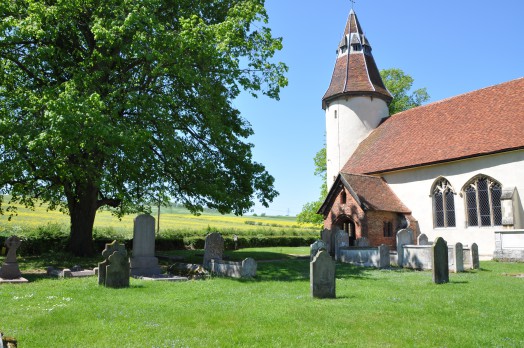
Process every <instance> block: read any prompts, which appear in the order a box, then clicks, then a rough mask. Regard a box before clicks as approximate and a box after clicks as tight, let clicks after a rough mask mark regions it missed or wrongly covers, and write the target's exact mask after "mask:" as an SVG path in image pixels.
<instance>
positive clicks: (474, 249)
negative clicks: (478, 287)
mask: <svg viewBox="0 0 524 348" xmlns="http://www.w3.org/2000/svg"><path fill="white" fill-rule="evenodd" d="M470 249H471V263H472V264H473V269H479V268H480V262H479V246H478V245H477V243H472V244H471V248H470Z"/></svg>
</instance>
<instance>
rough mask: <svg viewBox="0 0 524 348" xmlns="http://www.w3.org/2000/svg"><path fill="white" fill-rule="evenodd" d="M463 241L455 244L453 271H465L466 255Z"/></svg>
mask: <svg viewBox="0 0 524 348" xmlns="http://www.w3.org/2000/svg"><path fill="white" fill-rule="evenodd" d="M463 252H464V251H463V248H462V243H457V244H455V245H454V246H453V272H455V273H458V272H464V255H463Z"/></svg>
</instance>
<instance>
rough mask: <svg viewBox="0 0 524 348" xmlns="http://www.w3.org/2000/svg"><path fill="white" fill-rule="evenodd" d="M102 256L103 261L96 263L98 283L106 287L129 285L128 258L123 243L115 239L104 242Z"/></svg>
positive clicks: (124, 286)
mask: <svg viewBox="0 0 524 348" xmlns="http://www.w3.org/2000/svg"><path fill="white" fill-rule="evenodd" d="M102 256H103V257H104V259H105V261H103V262H100V263H99V264H98V284H99V285H104V286H106V287H108V288H127V287H129V260H128V258H127V251H126V248H125V247H124V245H122V244H119V243H118V242H117V241H116V240H115V241H113V242H112V243H109V244H106V247H105V249H104V251H102Z"/></svg>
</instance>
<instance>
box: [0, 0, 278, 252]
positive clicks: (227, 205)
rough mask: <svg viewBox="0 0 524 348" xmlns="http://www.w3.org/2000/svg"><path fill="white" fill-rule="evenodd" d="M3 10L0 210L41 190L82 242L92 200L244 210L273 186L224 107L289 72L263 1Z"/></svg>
mask: <svg viewBox="0 0 524 348" xmlns="http://www.w3.org/2000/svg"><path fill="white" fill-rule="evenodd" d="M0 18H2V20H1V21H0V42H1V44H0V166H1V167H2V170H1V171H0V194H7V193H9V194H11V195H12V196H11V199H10V202H9V203H8V204H9V205H8V207H7V209H6V208H5V207H3V206H0V212H4V211H8V212H9V211H10V208H9V207H10V206H12V205H11V203H21V204H24V205H26V206H29V207H33V206H34V204H35V199H36V198H38V199H40V200H42V201H44V202H47V203H48V204H49V209H60V210H61V211H64V212H68V213H69V214H70V215H71V224H72V230H71V242H72V243H76V244H79V243H80V244H82V243H84V244H85V243H88V242H89V241H90V236H91V233H92V223H93V221H94V216H95V214H96V210H97V209H98V208H100V207H108V208H109V209H111V210H112V211H113V212H114V213H115V214H116V215H118V216H122V215H123V214H125V213H129V212H134V211H147V210H148V209H149V208H148V207H149V202H159V201H160V203H167V201H168V200H169V199H170V198H171V197H174V198H175V199H176V200H177V201H178V202H180V203H182V204H184V205H185V206H186V207H188V208H189V209H190V210H191V211H192V212H199V211H202V209H203V207H204V206H206V207H209V208H214V209H217V210H218V211H219V212H221V213H227V212H234V213H236V214H241V213H243V212H246V211H247V210H248V209H249V208H250V207H251V206H252V205H253V204H254V203H253V202H252V198H253V197H256V199H258V200H259V201H260V202H261V203H262V204H263V205H264V206H267V205H268V203H269V202H271V201H272V200H273V198H274V197H275V196H276V195H277V194H278V193H277V192H276V191H275V189H274V187H273V182H274V179H273V177H272V176H270V175H269V174H268V173H267V171H266V170H265V168H264V166H263V165H261V164H259V163H256V162H254V161H253V160H252V147H253V145H252V144H250V143H248V142H247V141H246V139H247V137H249V136H250V135H251V134H252V133H253V130H252V129H251V127H250V126H249V123H248V122H247V121H246V120H245V119H244V118H242V117H241V115H240V113H239V111H238V110H236V109H235V108H234V107H233V105H232V100H233V99H234V98H235V97H237V96H238V95H239V93H240V92H241V91H242V90H246V91H248V92H249V93H252V94H253V95H257V94H259V93H261V94H264V95H267V96H269V97H270V98H275V99H278V96H279V92H280V88H281V87H283V86H285V85H286V84H287V80H286V78H285V77H284V73H285V72H286V71H287V67H286V66H285V65H284V64H282V63H274V62H272V57H273V56H274V54H275V52H276V51H278V50H280V49H281V48H282V43H281V42H282V40H281V39H280V38H274V37H273V36H272V35H271V31H270V29H269V28H268V27H267V26H266V25H267V21H268V17H267V14H266V11H265V9H264V1H263V0H225V1H220V2H215V1H212V2H210V1H207V0H195V1H170V0H160V1H151V0H148V1H140V2H132V3H129V2H118V1H116V2H115V1H112V0H81V1H80V0H71V1H51V2H49V1H44V0H31V1H3V2H2V4H1V5H0ZM255 23H256V25H254V24H255ZM86 234H87V237H89V238H85V237H86ZM75 248H76V249H74V251H75V252H78V253H80V252H81V245H76V246H75Z"/></svg>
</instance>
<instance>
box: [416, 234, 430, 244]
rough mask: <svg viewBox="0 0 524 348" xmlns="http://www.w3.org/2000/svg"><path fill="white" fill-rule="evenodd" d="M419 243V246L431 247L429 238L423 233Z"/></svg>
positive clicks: (418, 240)
mask: <svg viewBox="0 0 524 348" xmlns="http://www.w3.org/2000/svg"><path fill="white" fill-rule="evenodd" d="M417 243H418V245H429V240H428V236H427V235H425V234H424V233H422V234H421V235H420V236H418V238H417Z"/></svg>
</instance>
